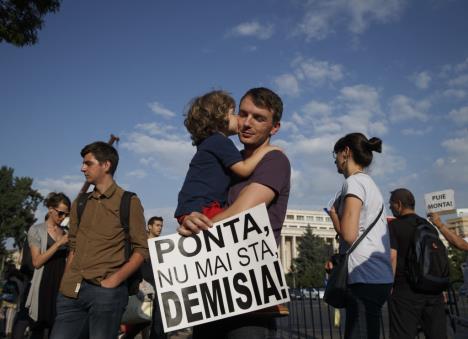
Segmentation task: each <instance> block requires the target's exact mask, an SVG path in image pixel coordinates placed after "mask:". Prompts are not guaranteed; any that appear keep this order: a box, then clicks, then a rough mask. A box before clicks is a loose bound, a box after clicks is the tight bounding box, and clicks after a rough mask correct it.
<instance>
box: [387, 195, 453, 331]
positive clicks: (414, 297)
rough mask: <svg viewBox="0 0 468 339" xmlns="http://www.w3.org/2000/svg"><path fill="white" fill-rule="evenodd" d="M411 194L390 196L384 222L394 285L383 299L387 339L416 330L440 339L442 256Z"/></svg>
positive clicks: (445, 281) (444, 257)
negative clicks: (385, 300) (390, 215)
mask: <svg viewBox="0 0 468 339" xmlns="http://www.w3.org/2000/svg"><path fill="white" fill-rule="evenodd" d="M414 207H415V200H414V196H413V194H412V193H411V192H410V191H409V190H407V189H405V188H399V189H396V190H394V191H393V192H391V196H390V209H391V211H392V213H393V215H394V216H395V217H396V219H395V220H393V221H391V222H390V224H389V228H390V246H391V257H392V266H393V270H394V273H395V282H394V286H393V291H392V294H391V296H390V298H389V301H388V309H389V317H390V338H392V339H405V338H408V339H414V338H415V336H416V334H417V331H418V326H421V327H422V330H423V331H424V334H425V336H426V338H427V339H445V338H447V333H446V320H445V318H446V317H445V305H444V299H443V295H442V291H443V290H444V289H445V288H446V287H447V286H448V281H449V280H448V274H449V272H448V257H447V251H446V248H445V246H444V245H443V243H442V242H441V241H440V239H439V234H438V232H437V230H436V229H435V227H434V226H432V224H430V223H429V222H428V221H427V220H426V219H424V218H421V217H419V216H418V215H417V214H416V213H415V211H414Z"/></svg>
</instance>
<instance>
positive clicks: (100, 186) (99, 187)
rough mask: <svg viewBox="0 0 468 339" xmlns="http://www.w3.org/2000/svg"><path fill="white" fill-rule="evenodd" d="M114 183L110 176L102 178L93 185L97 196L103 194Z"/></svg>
mask: <svg viewBox="0 0 468 339" xmlns="http://www.w3.org/2000/svg"><path fill="white" fill-rule="evenodd" d="M113 183H114V178H112V176H111V175H107V176H106V177H104V178H103V179H102V180H101V181H100V182H99V183H95V184H94V186H95V189H96V191H97V192H98V193H99V194H104V193H105V192H106V191H107V190H108V189H109V187H111V186H112V184H113Z"/></svg>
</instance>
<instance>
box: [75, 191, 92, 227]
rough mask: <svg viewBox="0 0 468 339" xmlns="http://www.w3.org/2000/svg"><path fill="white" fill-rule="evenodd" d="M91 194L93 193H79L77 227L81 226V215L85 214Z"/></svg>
mask: <svg viewBox="0 0 468 339" xmlns="http://www.w3.org/2000/svg"><path fill="white" fill-rule="evenodd" d="M90 194H91V193H80V194H78V203H77V205H76V216H77V221H78V222H77V227H80V222H81V216H82V215H83V212H84V209H85V207H86V203H87V202H88V198H89V195H90Z"/></svg>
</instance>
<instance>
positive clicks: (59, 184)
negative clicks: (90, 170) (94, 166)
mask: <svg viewBox="0 0 468 339" xmlns="http://www.w3.org/2000/svg"><path fill="white" fill-rule="evenodd" d="M84 182H85V179H84V177H83V176H70V175H68V176H63V177H59V178H45V179H38V180H36V181H35V184H36V185H37V189H38V190H39V192H40V193H41V194H42V195H43V196H44V197H45V196H47V194H49V193H50V192H63V193H65V195H66V196H68V197H69V198H70V200H73V199H75V198H76V196H77V195H78V193H80V189H81V187H82V186H83V184H84Z"/></svg>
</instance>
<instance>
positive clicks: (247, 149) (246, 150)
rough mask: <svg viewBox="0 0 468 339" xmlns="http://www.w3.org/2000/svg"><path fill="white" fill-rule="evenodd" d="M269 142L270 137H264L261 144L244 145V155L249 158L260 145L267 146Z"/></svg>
mask: <svg viewBox="0 0 468 339" xmlns="http://www.w3.org/2000/svg"><path fill="white" fill-rule="evenodd" d="M269 144H270V138H268V139H266V140H265V141H264V142H263V144H260V145H244V157H245V158H249V157H250V156H251V155H252V154H254V153H255V152H256V151H257V150H259V149H261V148H262V147H265V146H268V145H269Z"/></svg>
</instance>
